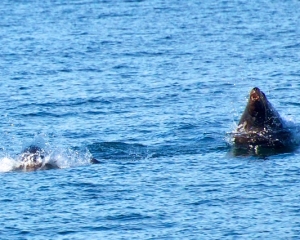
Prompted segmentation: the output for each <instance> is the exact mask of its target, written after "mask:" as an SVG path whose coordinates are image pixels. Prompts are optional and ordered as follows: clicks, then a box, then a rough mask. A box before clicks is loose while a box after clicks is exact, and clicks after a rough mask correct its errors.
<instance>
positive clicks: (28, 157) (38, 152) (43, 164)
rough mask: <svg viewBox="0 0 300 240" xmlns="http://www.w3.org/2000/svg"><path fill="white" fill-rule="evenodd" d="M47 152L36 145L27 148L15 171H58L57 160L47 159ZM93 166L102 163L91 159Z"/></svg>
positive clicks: (21, 155) (20, 156)
mask: <svg viewBox="0 0 300 240" xmlns="http://www.w3.org/2000/svg"><path fill="white" fill-rule="evenodd" d="M45 155H47V154H46V152H45V150H43V149H42V148H40V147H38V146H36V145H30V146H29V147H27V148H25V149H24V150H23V151H22V153H21V154H20V155H19V159H20V161H21V162H20V164H19V166H18V167H17V168H16V169H15V170H21V171H35V170H49V169H57V168H59V166H58V165H57V163H56V160H53V159H50V160H49V159H48V161H46V159H45ZM90 163H91V164H99V163H100V161H99V160H97V159H95V158H93V157H92V158H91V159H90Z"/></svg>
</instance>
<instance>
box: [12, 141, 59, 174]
mask: <svg viewBox="0 0 300 240" xmlns="http://www.w3.org/2000/svg"><path fill="white" fill-rule="evenodd" d="M19 158H20V160H21V163H20V165H19V166H18V167H17V170H23V171H35V170H38V169H39V170H48V169H55V168H59V167H58V166H57V164H56V162H51V163H50V162H45V151H44V150H43V149H41V148H40V147H38V146H35V145H31V146H29V147H27V148H25V149H24V150H23V151H22V153H21V154H20V156H19Z"/></svg>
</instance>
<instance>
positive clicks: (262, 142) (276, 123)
mask: <svg viewBox="0 0 300 240" xmlns="http://www.w3.org/2000/svg"><path fill="white" fill-rule="evenodd" d="M233 141H234V144H235V146H236V147H238V148H255V147H263V148H273V149H283V148H288V147H290V145H291V142H292V134H291V132H290V131H289V129H288V128H287V127H286V126H285V123H284V121H283V120H282V118H281V117H280V115H279V114H278V112H277V111H276V110H275V109H274V108H273V106H272V105H271V103H270V102H269V101H268V99H267V97H266V95H265V94H264V93H263V92H262V91H261V90H260V89H259V88H253V89H252V90H251V92H250V96H249V100H248V103H247V106H246V108H245V110H244V112H243V114H242V116H241V119H240V121H239V124H238V128H237V130H236V132H234V133H233Z"/></svg>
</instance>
